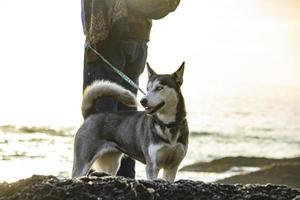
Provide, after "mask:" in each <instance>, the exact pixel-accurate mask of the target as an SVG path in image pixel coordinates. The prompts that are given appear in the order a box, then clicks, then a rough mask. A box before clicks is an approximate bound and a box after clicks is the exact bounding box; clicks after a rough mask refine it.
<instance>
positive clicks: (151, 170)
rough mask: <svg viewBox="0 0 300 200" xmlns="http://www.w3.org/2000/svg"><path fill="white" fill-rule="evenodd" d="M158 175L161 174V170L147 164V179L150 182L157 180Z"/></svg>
mask: <svg viewBox="0 0 300 200" xmlns="http://www.w3.org/2000/svg"><path fill="white" fill-rule="evenodd" d="M158 173H159V168H158V167H157V166H156V165H154V164H152V163H150V164H147V166H146V174H147V179H149V180H154V179H157V176H158Z"/></svg>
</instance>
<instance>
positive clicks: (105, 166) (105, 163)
mask: <svg viewBox="0 0 300 200" xmlns="http://www.w3.org/2000/svg"><path fill="white" fill-rule="evenodd" d="M121 156H122V153H121V152H119V151H111V152H107V153H105V154H102V155H100V156H99V157H97V158H96V160H95V162H94V165H93V168H94V167H95V168H96V170H97V171H102V172H106V173H108V174H111V175H113V176H114V175H116V174H117V171H118V169H119V167H120V159H121Z"/></svg>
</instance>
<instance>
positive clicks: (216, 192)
mask: <svg viewBox="0 0 300 200" xmlns="http://www.w3.org/2000/svg"><path fill="white" fill-rule="evenodd" d="M42 199H43V200H60V199H62V200H64V199H66V200H69V199H70V200H71V199H72V200H106V199H126V200H129V199H142V200H148V199H158V200H160V199H164V200H175V199H178V200H179V199H180V200H181V199H188V200H189V199H191V200H192V199H201V200H215V199H216V200H217V199H218V200H219V199H224V200H225V199H226V200H231V199H251V200H260V199H265V200H289V199H291V200H297V199H300V190H298V189H293V188H289V187H287V186H280V185H224V184H212V183H208V184H207V183H203V182H200V181H190V180H179V181H176V182H175V183H173V184H171V183H169V182H166V181H163V180H156V181H147V180H133V179H126V178H121V177H111V176H103V175H101V174H100V175H99V174H98V175H97V176H96V175H93V176H89V177H82V178H79V179H64V180H60V179H57V178H56V177H54V176H37V175H35V176H32V177H31V178H28V179H24V180H20V181H18V182H15V183H11V184H8V183H2V184H1V185H0V200H42Z"/></svg>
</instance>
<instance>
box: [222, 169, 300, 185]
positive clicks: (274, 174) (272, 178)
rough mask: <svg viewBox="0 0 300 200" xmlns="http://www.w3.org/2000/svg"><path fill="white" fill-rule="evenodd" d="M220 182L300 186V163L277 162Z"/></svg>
mask: <svg viewBox="0 0 300 200" xmlns="http://www.w3.org/2000/svg"><path fill="white" fill-rule="evenodd" d="M218 182H219V183H226V184H233V183H240V184H248V183H250V184H266V183H272V184H284V185H288V186H289V187H294V188H300V164H280V165H278V164H275V165H271V166H268V167H265V168H263V169H261V170H260V171H256V172H252V173H249V174H243V175H236V176H232V177H229V178H225V179H223V180H219V181H218Z"/></svg>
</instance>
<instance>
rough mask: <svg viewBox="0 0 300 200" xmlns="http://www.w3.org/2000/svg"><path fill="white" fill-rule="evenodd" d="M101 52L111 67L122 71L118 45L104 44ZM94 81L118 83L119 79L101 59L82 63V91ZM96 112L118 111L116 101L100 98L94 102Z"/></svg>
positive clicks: (121, 58)
mask: <svg viewBox="0 0 300 200" xmlns="http://www.w3.org/2000/svg"><path fill="white" fill-rule="evenodd" d="M103 45H105V46H104V47H105V48H103V50H101V53H102V55H103V56H104V57H105V58H106V59H108V60H109V61H110V62H111V63H112V64H113V65H115V66H116V67H118V68H119V69H120V70H123V68H124V66H125V57H124V55H123V52H122V50H121V49H120V45H118V44H117V43H111V42H106V43H105V44H103ZM95 80H109V81H112V82H116V83H119V84H120V82H121V78H120V77H119V76H118V75H117V74H116V73H115V72H114V71H113V70H112V69H111V68H110V67H109V66H108V65H107V64H106V63H105V62H104V61H103V60H102V59H101V58H99V59H98V60H96V61H93V62H86V61H84V73H83V90H84V89H85V88H86V87H87V86H88V85H90V84H92V83H93V82H94V81H95ZM96 111H97V112H107V111H113V112H117V111H118V105H117V101H116V100H115V99H113V98H112V97H102V98H101V99H98V100H97V101H96Z"/></svg>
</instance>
